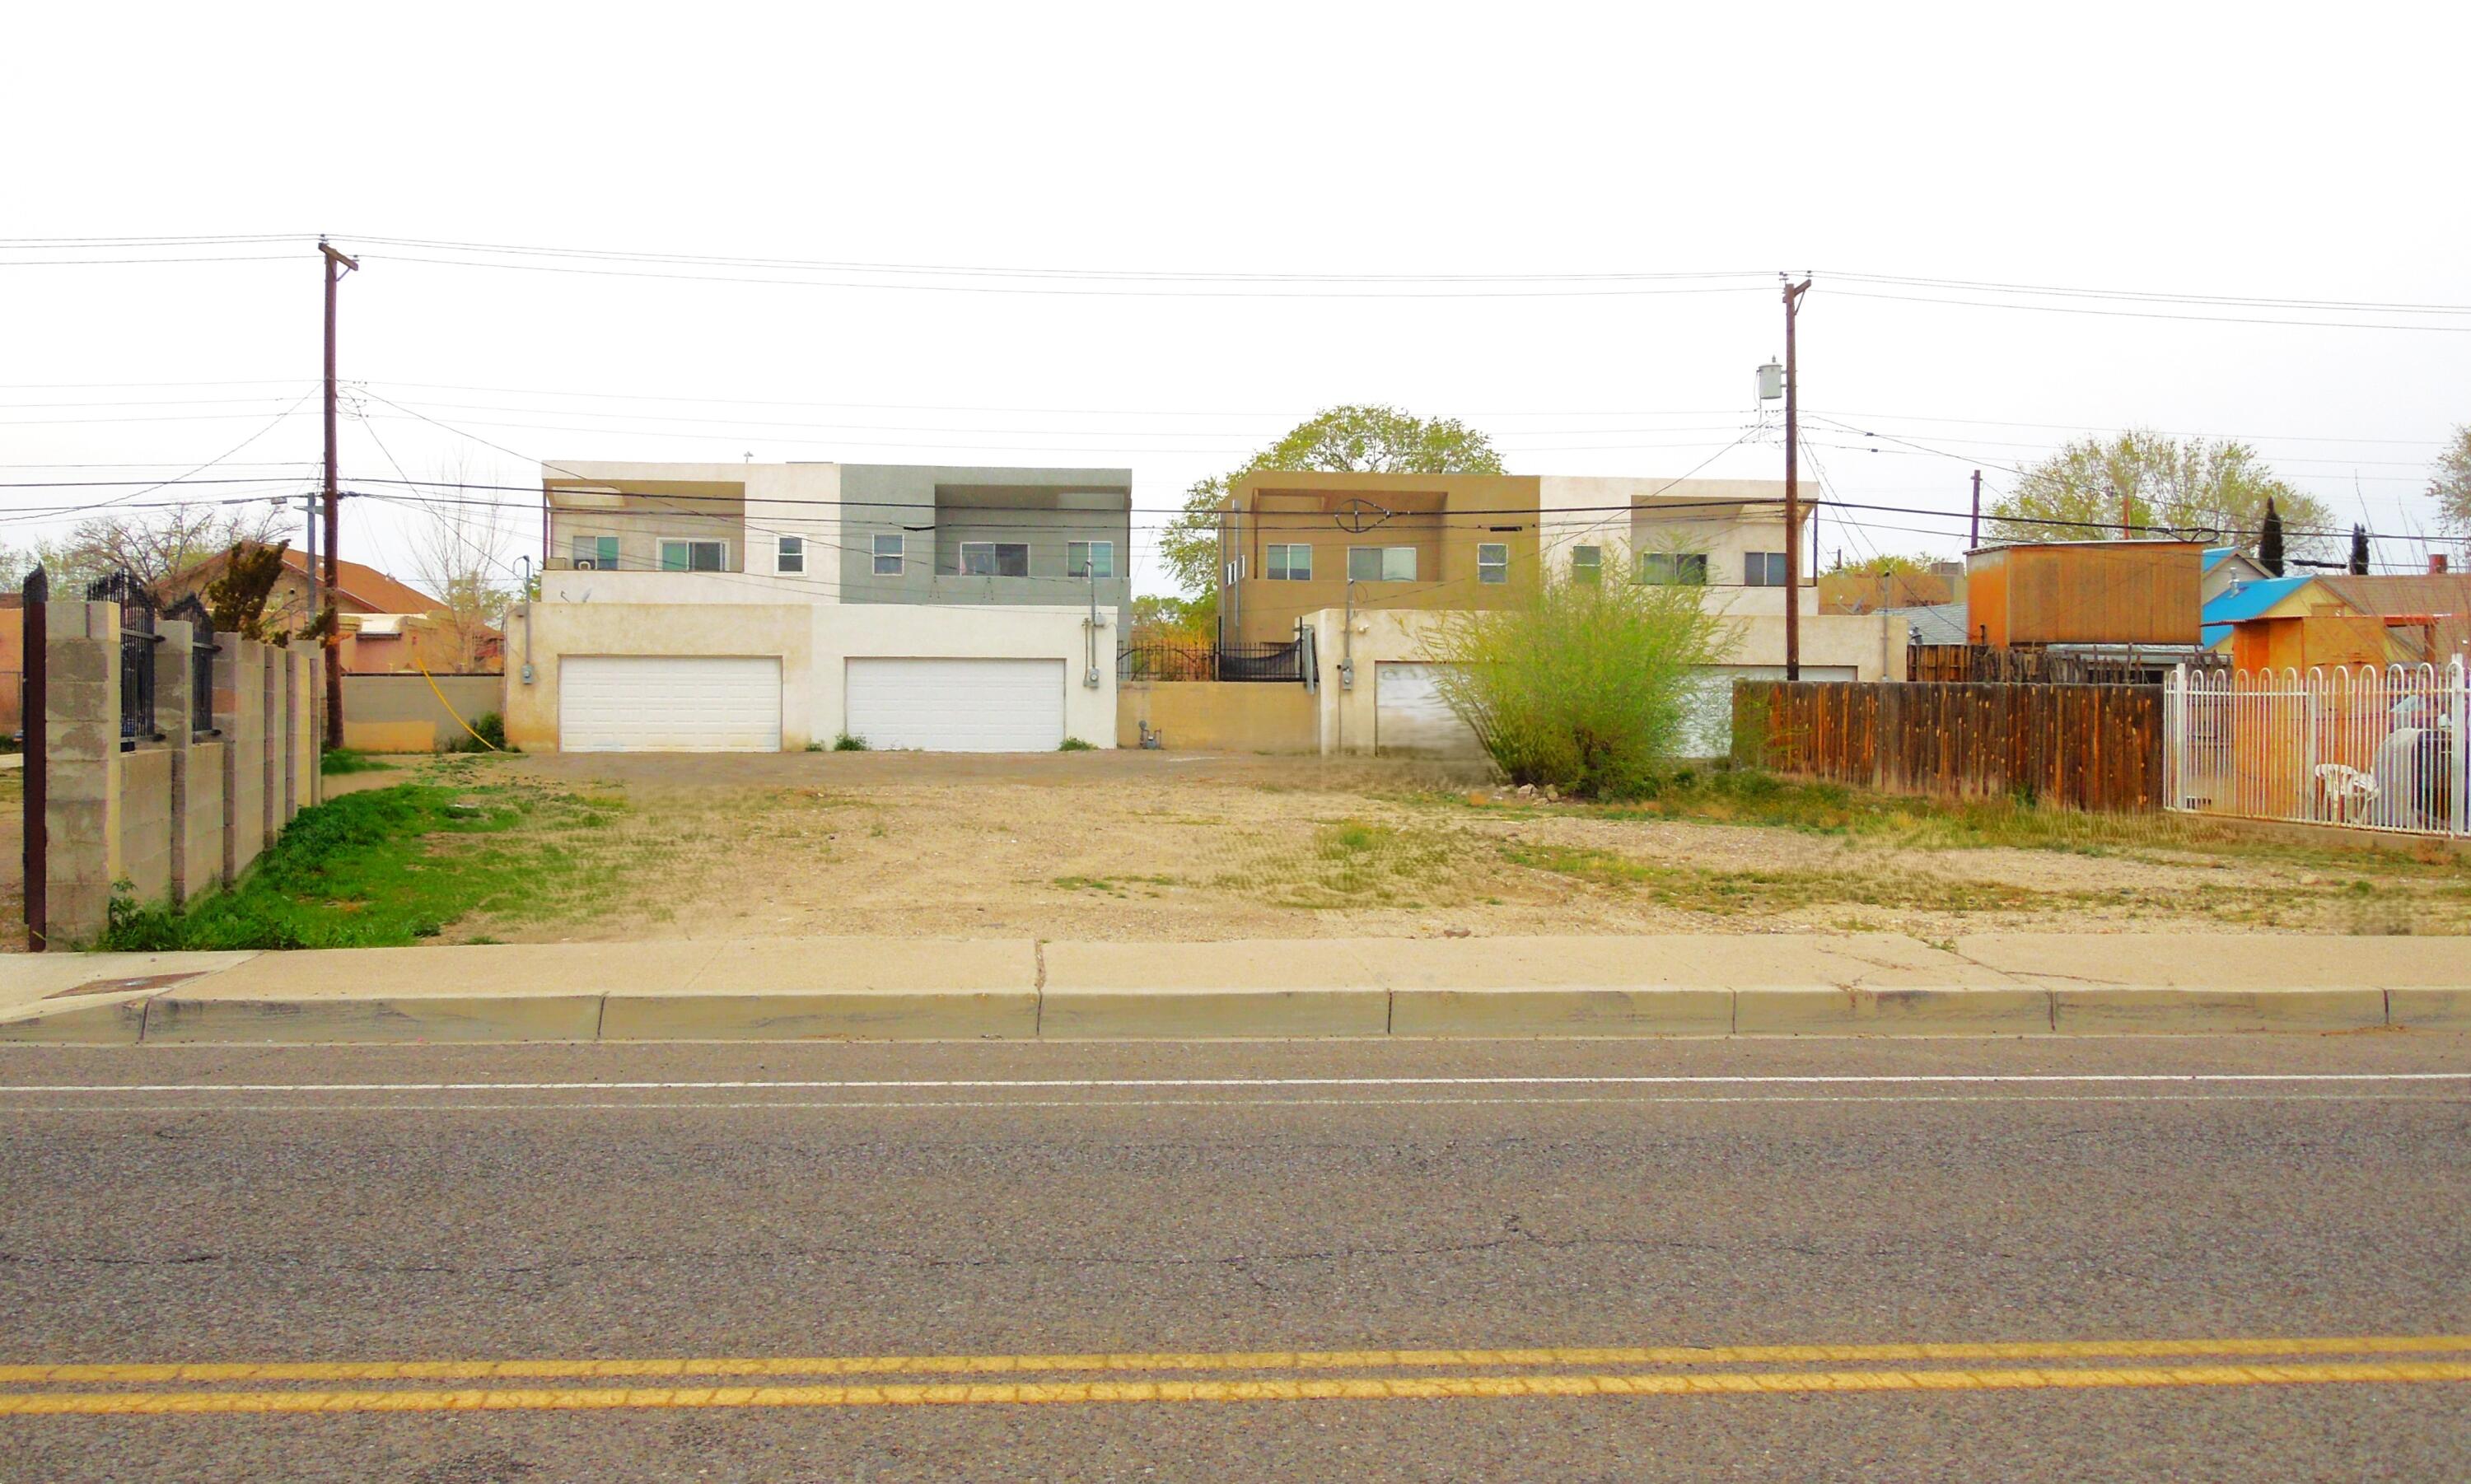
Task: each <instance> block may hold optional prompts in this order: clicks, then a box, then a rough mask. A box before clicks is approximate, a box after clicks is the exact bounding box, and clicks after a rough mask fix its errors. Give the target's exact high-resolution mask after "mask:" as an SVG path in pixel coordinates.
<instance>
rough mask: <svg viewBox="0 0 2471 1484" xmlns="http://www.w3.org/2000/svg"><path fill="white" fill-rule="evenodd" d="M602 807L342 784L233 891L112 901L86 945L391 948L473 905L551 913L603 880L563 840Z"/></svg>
mask: <svg viewBox="0 0 2471 1484" xmlns="http://www.w3.org/2000/svg"><path fill="white" fill-rule="evenodd" d="M603 813H605V812H604V811H602V810H599V809H591V808H586V807H585V806H584V805H583V804H582V803H581V802H580V801H579V800H577V798H575V796H573V795H571V794H565V793H559V792H555V791H553V790H545V789H514V788H506V787H501V788H490V789H455V788H448V787H441V786H439V785H437V784H432V783H407V784H398V785H396V786H394V787H393V788H390V789H368V790H366V791H365V792H361V793H349V794H345V795H343V796H342V797H341V798H336V799H330V800H328V801H327V802H326V803H323V804H320V805H318V806H317V807H316V808H314V809H307V810H303V811H301V813H300V814H299V816H298V817H297V818H295V819H294V820H293V821H292V824H291V826H290V827H289V828H287V829H286V830H285V831H284V832H283V835H282V837H281V838H279V839H277V840H276V841H275V842H274V844H273V846H272V847H271V848H270V849H269V850H268V851H267V852H266V853H265V854H264V855H262V856H260V857H259V858H258V860H257V862H256V863H255V864H254V865H253V866H251V867H250V869H249V871H248V873H247V875H246V876H245V877H243V878H242V880H241V883H240V884H239V885H238V886H237V887H235V888H234V889H232V890H229V891H224V892H218V893H216V894H214V895H212V896H209V897H206V898H204V899H203V900H201V901H200V902H197V903H195V904H193V905H192V906H190V907H188V908H187V909H186V910H179V909H175V908H173V907H138V906H137V905H135V904H133V903H130V902H129V901H128V900H127V899H126V898H123V899H120V900H118V901H116V902H115V903H114V904H113V907H112V910H111V919H110V925H109V927H108V928H107V929H106V930H105V932H104V935H103V938H102V940H101V941H100V942H98V943H97V944H96V946H97V947H99V948H107V949H123V950H154V951H159V950H170V949H243V948H253V949H290V948H375V947H400V946H403V945H406V944H411V943H417V942H421V941H423V940H426V939H432V938H436V937H439V936H441V935H443V934H444V932H445V931H446V930H447V929H448V928H449V927H450V926H452V925H453V924H455V923H456V922H458V921H459V920H461V919H463V918H465V917H468V916H472V915H474V914H477V913H494V914H498V915H502V916H506V917H508V918H527V917H540V916H547V915H553V914H554V913H555V912H556V911H557V910H559V909H560V908H561V906H562V905H563V904H569V903H573V902H576V901H578V900H583V899H585V898H586V897H587V896H588V895H589V893H590V892H591V891H592V890H593V889H596V888H601V887H605V886H606V885H607V884H608V883H609V882H610V881H611V880H613V879H614V877H615V874H616V871H615V867H613V866H610V865H607V864H602V863H597V862H594V861H592V860H589V859H587V858H586V857H585V856H584V855H582V854H580V853H578V852H577V850H576V849H574V848H573V847H572V844H571V843H570V840H569V834H570V832H572V831H577V830H589V829H591V828H593V826H594V823H595V822H597V820H598V819H599V818H600V816H601V815H602V814H603ZM518 826H523V827H524V828H522V829H520V830H519V829H518V828H517V827H518Z"/></svg>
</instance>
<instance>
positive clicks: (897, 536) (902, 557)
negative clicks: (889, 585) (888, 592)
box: [868, 530, 909, 577]
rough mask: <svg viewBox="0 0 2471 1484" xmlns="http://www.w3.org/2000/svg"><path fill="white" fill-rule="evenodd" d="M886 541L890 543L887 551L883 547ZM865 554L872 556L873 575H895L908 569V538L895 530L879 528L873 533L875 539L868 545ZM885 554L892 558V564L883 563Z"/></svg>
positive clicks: (899, 574) (897, 575)
mask: <svg viewBox="0 0 2471 1484" xmlns="http://www.w3.org/2000/svg"><path fill="white" fill-rule="evenodd" d="M886 541H889V542H891V543H892V550H891V551H889V552H887V551H885V550H884V549H883V543H885V542H886ZM868 555H869V556H870V557H871V558H873V562H872V565H873V568H874V574H875V576H877V577H899V576H901V575H902V574H903V573H905V572H906V571H908V570H909V538H908V537H907V536H906V535H904V534H902V533H901V532H900V531H897V530H891V531H884V530H879V531H877V532H876V533H875V540H874V542H873V544H872V545H871V546H870V547H869V549H868ZM887 556H888V557H890V558H892V565H891V566H889V567H886V566H885V565H884V564H883V561H884V558H885V557H887Z"/></svg>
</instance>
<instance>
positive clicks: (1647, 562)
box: [1638, 552, 1707, 587]
mask: <svg viewBox="0 0 2471 1484" xmlns="http://www.w3.org/2000/svg"><path fill="white" fill-rule="evenodd" d="M1638 579H1639V580H1640V581H1641V582H1647V583H1652V584H1654V585H1656V586H1658V587H1674V586H1679V587H1706V585H1707V554H1706V553H1705V552H1680V553H1675V552H1641V553H1639V554H1638Z"/></svg>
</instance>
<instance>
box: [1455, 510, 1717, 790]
mask: <svg viewBox="0 0 2471 1484" xmlns="http://www.w3.org/2000/svg"><path fill="white" fill-rule="evenodd" d="M1616 555H1621V556H1623V557H1624V559H1625V560H1626V559H1627V554H1618V553H1614V552H1608V553H1606V554H1605V556H1606V561H1607V564H1608V565H1612V562H1613V559H1614V558H1615V556H1616ZM1702 600H1703V594H1702V592H1701V590H1700V589H1699V588H1697V587H1695V586H1690V585H1685V584H1682V583H1671V582H1588V581H1584V580H1577V579H1574V578H1572V577H1569V576H1568V575H1566V574H1562V575H1556V574H1549V573H1548V574H1547V575H1546V577H1545V578H1544V580H1543V582H1542V583H1541V585H1540V586H1539V587H1538V588H1536V589H1535V590H1534V592H1533V593H1532V594H1531V595H1530V596H1529V597H1527V598H1526V599H1525V600H1524V601H1521V602H1519V603H1518V604H1516V605H1514V606H1511V607H1507V608H1498V609H1481V610H1473V611H1463V612H1456V613H1450V614H1446V615H1443V616H1441V618H1440V624H1439V627H1438V628H1437V629H1436V630H1435V632H1434V635H1433V637H1432V638H1431V639H1430V641H1429V642H1428V643H1427V644H1426V645H1425V647H1424V655H1425V658H1427V659H1429V660H1433V661H1435V662H1437V663H1438V665H1439V668H1438V669H1437V670H1436V671H1435V673H1434V684H1435V686H1436V688H1437V689H1438V690H1439V691H1440V692H1441V695H1442V699H1443V700H1444V701H1445V702H1446V703H1447V704H1448V706H1449V708H1450V710H1452V711H1453V712H1455V713H1457V715H1458V717H1459V718H1460V719H1461V720H1464V721H1465V722H1467V724H1468V725H1469V727H1470V728H1471V729H1472V730H1473V731H1474V732H1475V735H1476V740H1477V741H1478V742H1481V743H1482V744H1483V746H1484V749H1485V752H1486V753H1487V754H1488V755H1489V756H1491V757H1492V759H1493V761H1494V766H1498V767H1499V768H1500V769H1501V770H1502V772H1503V773H1505V774H1507V775H1508V776H1509V778H1510V781H1511V782H1513V783H1518V784H1537V785H1540V786H1541V785H1545V784H1550V785H1552V786H1553V787H1555V788H1557V789H1561V790H1562V791H1564V792H1565V793H1570V794H1574V795H1577V796H1579V797H1581V798H1635V797H1637V796H1639V795H1640V794H1643V793H1646V792H1648V791H1650V790H1651V789H1654V788H1655V787H1656V786H1657V784H1658V783H1659V781H1660V780H1661V779H1662V778H1663V776H1664V775H1665V774H1666V773H1667V772H1668V771H1669V770H1670V768H1671V766H1672V765H1673V764H1674V763H1675V762H1676V761H1677V760H1678V759H1679V758H1680V757H1681V755H1682V751H1683V743H1684V742H1685V740H1686V738H1687V736H1688V732H1689V725H1690V715H1691V708H1692V701H1693V699H1694V695H1695V693H1696V692H1697V689H1698V688H1699V687H1700V686H1701V685H1703V684H1704V683H1705V677H1704V675H1703V673H1702V671H1701V667H1702V666H1706V665H1717V664H1722V663H1723V662H1724V661H1725V659H1726V658H1727V657H1728V656H1729V655H1730V653H1731V652H1732V650H1733V648H1735V646H1736V645H1737V644H1738V643H1739V631H1738V630H1739V625H1738V624H1736V623H1734V622H1732V621H1730V620H1728V619H1726V618H1725V617H1724V615H1723V613H1722V612H1721V611H1718V610H1713V609H1711V608H1710V606H1709V605H1708V604H1707V603H1706V602H1705V601H1702Z"/></svg>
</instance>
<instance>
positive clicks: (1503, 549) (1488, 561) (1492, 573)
mask: <svg viewBox="0 0 2471 1484" xmlns="http://www.w3.org/2000/svg"><path fill="white" fill-rule="evenodd" d="M1495 552H1498V553H1500V554H1499V555H1498V556H1495V555H1493V553H1495ZM1475 580H1476V584H1477V585H1478V586H1480V587H1501V586H1503V585H1505V584H1507V583H1508V582H1509V581H1510V543H1509V542H1507V541H1479V542H1477V543H1476V544H1475Z"/></svg>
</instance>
